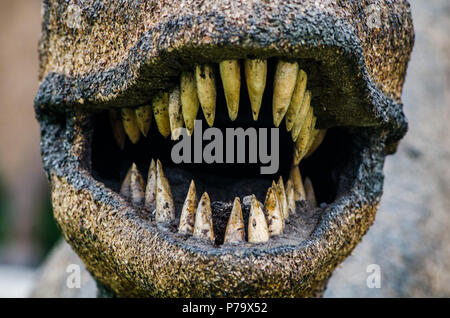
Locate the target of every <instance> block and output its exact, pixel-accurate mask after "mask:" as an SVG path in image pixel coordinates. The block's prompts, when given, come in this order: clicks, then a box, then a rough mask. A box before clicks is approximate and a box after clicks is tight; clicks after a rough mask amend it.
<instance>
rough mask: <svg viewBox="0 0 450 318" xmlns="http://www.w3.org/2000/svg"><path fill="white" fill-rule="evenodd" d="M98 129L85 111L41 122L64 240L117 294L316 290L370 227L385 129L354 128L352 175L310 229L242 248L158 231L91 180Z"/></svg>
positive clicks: (142, 213) (305, 293) (347, 171)
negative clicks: (293, 237)
mask: <svg viewBox="0 0 450 318" xmlns="http://www.w3.org/2000/svg"><path fill="white" fill-rule="evenodd" d="M93 127H94V118H93V117H91V116H85V115H75V116H70V115H68V116H67V118H66V121H65V122H64V124H63V123H62V121H61V122H55V121H54V120H48V121H46V120H45V119H44V120H43V121H42V133H43V139H42V140H43V143H44V144H43V146H44V147H43V150H44V164H45V165H46V169H47V171H48V172H49V174H50V176H51V181H52V200H53V206H54V215H55V218H56V220H57V222H58V224H59V226H60V227H61V229H62V232H63V233H64V236H65V238H66V240H67V241H68V242H69V243H70V245H71V246H72V247H73V248H74V249H75V251H76V252H77V254H78V255H80V257H81V258H82V260H83V261H84V263H85V264H86V266H87V268H88V269H89V271H90V272H91V273H92V274H93V275H94V276H95V277H96V279H97V280H98V281H99V282H101V283H102V285H104V286H106V288H107V289H108V290H110V291H111V292H112V293H113V294H115V295H118V296H161V297H163V296H172V297H183V296H184V297H205V296H224V297H227V296H228V297H231V296H236V297H240V296H241V297H242V296H254V297H261V296H262V297H264V296H266V297H267V296H283V297H289V296H290V297H299V296H317V295H320V293H321V292H322V291H323V290H324V288H325V286H326V282H327V280H328V278H329V277H330V275H331V273H332V271H333V269H334V268H335V267H336V266H337V265H338V264H339V263H340V262H341V261H342V260H343V259H345V257H346V256H347V255H348V254H349V253H350V252H351V251H352V250H353V248H354V247H355V245H356V244H357V243H358V242H359V241H360V239H361V237H362V235H363V234H364V233H365V232H366V231H367V230H368V228H369V226H370V225H371V224H372V222H373V220H374V216H375V212H376V209H377V206H378V202H379V199H380V196H381V189H382V181H383V176H382V166H383V163H384V157H385V153H384V149H383V142H382V139H383V137H382V132H381V131H376V130H372V129H357V130H353V131H351V133H350V136H351V137H350V138H351V142H352V151H351V156H350V157H349V159H348V161H347V165H346V167H345V168H343V170H342V173H343V174H345V175H346V178H344V179H343V180H341V182H340V184H339V185H338V191H337V193H336V197H335V198H334V200H333V201H332V202H329V203H328V204H326V205H324V206H323V207H321V208H318V209H317V213H316V215H317V216H318V218H317V222H315V226H314V227H312V228H311V229H310V231H309V233H308V235H306V236H304V237H301V238H300V239H298V240H296V241H295V242H291V243H290V244H285V243H286V242H278V243H279V244H267V245H262V246H254V245H246V244H244V245H242V246H240V247H239V248H238V249H237V248H235V247H227V246H225V245H223V246H220V247H217V246H215V247H214V246H209V247H205V246H202V245H198V244H190V242H185V241H180V240H178V239H177V238H176V237H175V236H174V235H173V233H171V232H170V231H161V229H159V228H158V226H157V225H156V224H155V222H154V220H152V217H151V215H149V214H148V213H146V212H145V211H144V210H142V209H136V208H133V207H132V206H130V205H129V204H128V203H127V202H125V201H124V200H123V199H122V198H121V197H120V196H119V195H118V194H117V193H115V192H114V191H112V190H110V189H109V188H107V187H106V186H105V184H103V183H102V182H99V181H97V180H96V179H95V178H93V177H92V173H93V170H92V168H91V166H92V160H91V159H92V158H91V146H92V140H93ZM380 141H381V142H380ZM46 143H47V144H51V145H52V146H51V147H45V144H46ZM169 178H170V175H169ZM318 191H320V190H319V189H318ZM319 193H320V192H319ZM191 243H192V242H191Z"/></svg>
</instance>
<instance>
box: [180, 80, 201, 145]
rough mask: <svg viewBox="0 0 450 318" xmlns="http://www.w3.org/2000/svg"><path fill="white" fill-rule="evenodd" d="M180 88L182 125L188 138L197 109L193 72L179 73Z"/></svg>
mask: <svg viewBox="0 0 450 318" xmlns="http://www.w3.org/2000/svg"><path fill="white" fill-rule="evenodd" d="M180 87H181V107H182V109H183V118H184V124H185V126H186V129H187V132H188V134H189V136H190V135H192V132H193V131H194V121H195V119H196V118H197V113H198V107H199V103H198V97H197V84H196V83H195V75H194V73H193V72H183V73H181V78H180Z"/></svg>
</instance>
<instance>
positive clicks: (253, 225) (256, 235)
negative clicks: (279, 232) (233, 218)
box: [248, 195, 269, 243]
mask: <svg viewBox="0 0 450 318" xmlns="http://www.w3.org/2000/svg"><path fill="white" fill-rule="evenodd" d="M268 240H269V227H268V226H267V221H266V218H265V216H264V212H263V210H262V209H261V204H260V203H259V201H258V200H257V199H256V197H255V196H254V195H253V196H252V206H251V207H250V216H249V219H248V241H249V242H251V243H262V242H267V241H268Z"/></svg>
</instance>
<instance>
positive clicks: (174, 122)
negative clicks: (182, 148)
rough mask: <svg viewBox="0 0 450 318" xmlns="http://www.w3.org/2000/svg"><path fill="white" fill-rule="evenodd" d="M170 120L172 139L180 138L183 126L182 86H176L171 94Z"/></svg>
mask: <svg viewBox="0 0 450 318" xmlns="http://www.w3.org/2000/svg"><path fill="white" fill-rule="evenodd" d="M169 121H170V131H171V132H172V140H178V138H179V137H180V135H181V129H182V128H183V113H182V110H181V99H180V88H179V87H176V88H174V89H173V91H172V92H171V93H170V95H169Z"/></svg>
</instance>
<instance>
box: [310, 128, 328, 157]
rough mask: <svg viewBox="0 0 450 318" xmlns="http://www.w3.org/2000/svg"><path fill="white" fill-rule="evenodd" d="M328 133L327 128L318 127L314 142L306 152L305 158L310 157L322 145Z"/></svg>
mask: <svg viewBox="0 0 450 318" xmlns="http://www.w3.org/2000/svg"><path fill="white" fill-rule="evenodd" d="M326 134H327V130H326V129H317V130H316V134H315V137H314V141H313V142H312V144H311V147H310V148H309V150H308V152H307V153H306V155H305V158H308V157H309V156H311V155H312V154H313V153H314V152H315V151H316V150H317V148H319V147H320V145H321V144H322V141H323V139H324V138H325V135H326Z"/></svg>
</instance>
